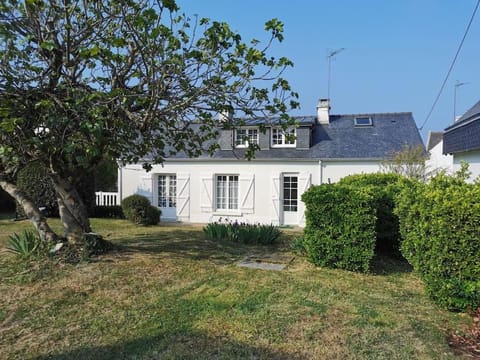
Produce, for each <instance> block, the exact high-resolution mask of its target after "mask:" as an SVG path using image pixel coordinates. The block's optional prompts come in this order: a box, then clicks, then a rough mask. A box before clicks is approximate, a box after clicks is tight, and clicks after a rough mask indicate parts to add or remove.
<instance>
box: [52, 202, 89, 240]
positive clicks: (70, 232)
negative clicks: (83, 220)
mask: <svg viewBox="0 0 480 360" xmlns="http://www.w3.org/2000/svg"><path fill="white" fill-rule="evenodd" d="M57 202H58V213H59V215H60V219H61V221H62V225H63V229H64V230H65V236H66V237H67V240H68V242H69V243H71V244H76V243H79V242H81V241H82V240H83V234H84V230H83V228H82V226H81V225H80V224H79V223H78V221H77V220H76V219H75V216H73V215H72V213H71V212H70V210H68V208H67V206H66V205H65V203H64V202H63V199H62V198H61V197H60V196H58V197H57Z"/></svg>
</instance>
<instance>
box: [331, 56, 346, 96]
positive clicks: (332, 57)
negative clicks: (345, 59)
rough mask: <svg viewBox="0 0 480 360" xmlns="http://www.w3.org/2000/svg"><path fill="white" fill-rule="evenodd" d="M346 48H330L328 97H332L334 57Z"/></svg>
mask: <svg viewBox="0 0 480 360" xmlns="http://www.w3.org/2000/svg"><path fill="white" fill-rule="evenodd" d="M343 50H345V48H340V49H336V50H329V51H328V55H327V59H328V88H327V99H330V83H331V75H332V59H334V58H335V56H336V55H338V54H339V53H340V52H342V51H343Z"/></svg>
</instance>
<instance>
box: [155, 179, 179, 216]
mask: <svg viewBox="0 0 480 360" xmlns="http://www.w3.org/2000/svg"><path fill="white" fill-rule="evenodd" d="M162 178H165V184H164V186H165V194H164V195H163V194H161V192H160V185H161V179H162ZM156 191H157V207H159V208H176V207H177V175H176V174H158V175H157V189H156ZM160 197H162V200H165V202H163V201H160ZM163 204H165V205H166V206H161V205H163Z"/></svg>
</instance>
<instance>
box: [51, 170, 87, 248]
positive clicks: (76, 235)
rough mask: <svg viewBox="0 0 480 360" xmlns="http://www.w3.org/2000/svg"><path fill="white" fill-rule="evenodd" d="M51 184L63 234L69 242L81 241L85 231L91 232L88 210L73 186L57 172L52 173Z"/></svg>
mask: <svg viewBox="0 0 480 360" xmlns="http://www.w3.org/2000/svg"><path fill="white" fill-rule="evenodd" d="M51 177H52V181H53V185H54V186H55V191H56V192H57V199H58V210H59V213H60V218H61V220H62V224H63V228H64V229H65V235H66V236H67V239H68V241H69V242H72V243H76V242H79V241H82V239H83V235H84V234H85V233H89V232H92V229H91V227H90V220H89V219H88V211H87V208H86V207H85V204H84V203H83V200H82V198H81V197H80V195H79V194H78V191H77V190H76V189H75V187H74V186H73V185H72V184H71V183H70V182H69V181H68V180H65V179H63V178H61V177H60V176H59V175H58V174H52V175H51Z"/></svg>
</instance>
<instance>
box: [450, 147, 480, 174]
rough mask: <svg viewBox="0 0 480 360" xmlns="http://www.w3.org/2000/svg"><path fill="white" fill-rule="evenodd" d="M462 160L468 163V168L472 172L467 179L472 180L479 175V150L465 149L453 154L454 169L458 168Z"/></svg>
mask: <svg viewBox="0 0 480 360" xmlns="http://www.w3.org/2000/svg"><path fill="white" fill-rule="evenodd" d="M462 161H465V162H467V163H468V170H469V171H470V172H471V173H472V175H471V176H470V179H469V181H470V182H471V181H473V180H474V179H475V178H477V177H478V176H480V150H476V151H467V152H462V153H457V154H454V155H453V169H454V171H458V170H460V165H461V162H462Z"/></svg>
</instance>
